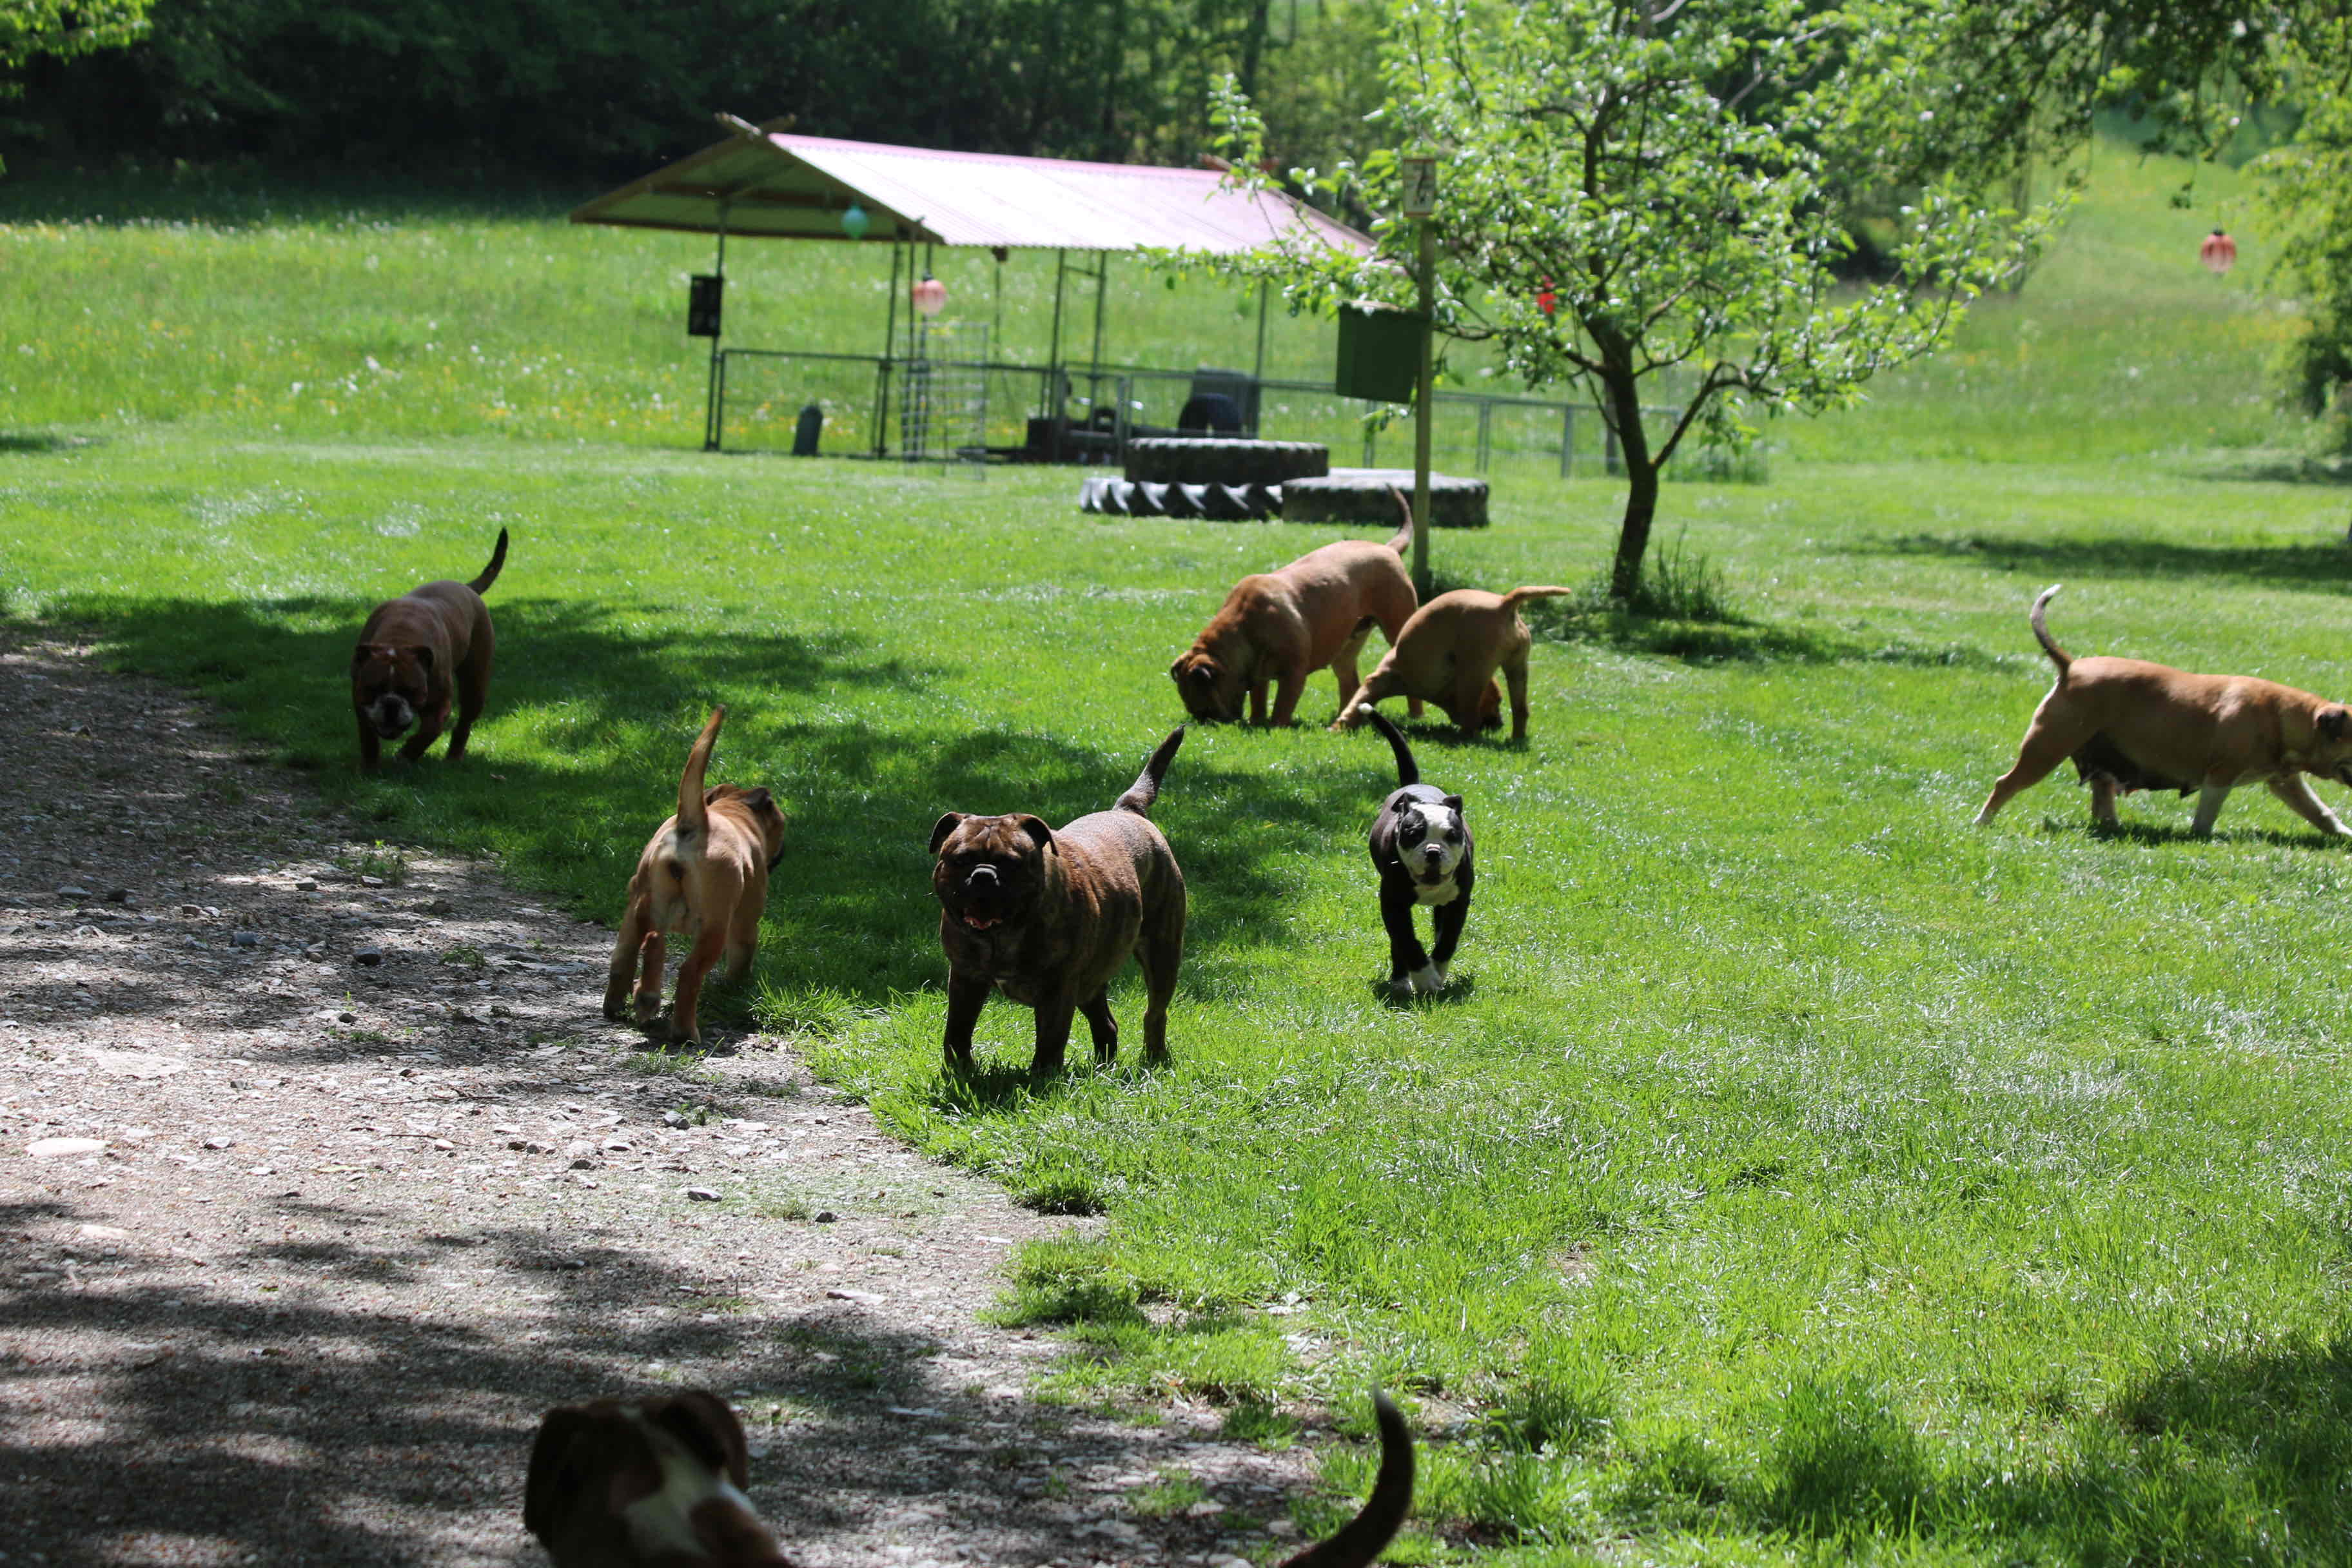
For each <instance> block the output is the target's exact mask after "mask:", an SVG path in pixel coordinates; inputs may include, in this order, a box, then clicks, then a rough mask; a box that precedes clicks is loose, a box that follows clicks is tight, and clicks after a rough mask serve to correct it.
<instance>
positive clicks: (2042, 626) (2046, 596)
mask: <svg viewBox="0 0 2352 1568" xmlns="http://www.w3.org/2000/svg"><path fill="white" fill-rule="evenodd" d="M2064 586H2065V584H2063V583H2053V584H2050V586H2048V587H2047V588H2044V589H2042V593H2041V595H2039V596H2038V597H2036V598H2035V599H2034V601H2033V612H2032V614H2031V615H2029V616H2026V617H2025V618H2026V620H2027V621H2029V622H2031V623H2032V626H2033V636H2034V640H2036V641H2037V642H2039V643H2041V645H2042V652H2043V653H2046V654H2048V655H2049V656H2050V662H2051V663H2053V664H2054V665H2056V666H2057V667H2058V679H2060V680H2064V679H2066V671H2067V669H2068V668H2070V667H2071V666H2072V665H2073V664H2074V658H2072V657H2071V656H2069V655H2068V653H2067V652H2066V650H2065V649H2064V648H2063V647H2059V646H2058V639H2057V638H2056V637H2052V636H2051V635H2050V623H2049V622H2047V621H2045V620H2043V619H2042V611H2043V610H2044V609H2045V608H2047V607H2048V605H2049V604H2050V601H2051V599H2052V598H2053V597H2054V596H2055V595H2056V594H2057V592H2058V590H2059V589H2061V588H2063V587H2064Z"/></svg>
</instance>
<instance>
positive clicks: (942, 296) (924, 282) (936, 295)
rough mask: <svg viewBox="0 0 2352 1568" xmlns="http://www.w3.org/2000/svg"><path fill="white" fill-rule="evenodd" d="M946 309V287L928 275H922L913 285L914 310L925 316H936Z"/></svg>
mask: <svg viewBox="0 0 2352 1568" xmlns="http://www.w3.org/2000/svg"><path fill="white" fill-rule="evenodd" d="M947 308H948V286H947V285H946V284H944V283H942V282H940V280H939V279H936V278H934V277H932V276H931V275H930V274H929V273H928V272H926V273H924V274H923V276H922V279H921V280H920V281H919V282H918V283H917V284H916V285H915V309H916V310H920V311H921V312H922V313H923V314H924V315H926V316H936V315H938V314H939V313H940V311H941V310H946V309H947Z"/></svg>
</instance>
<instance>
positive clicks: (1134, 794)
mask: <svg viewBox="0 0 2352 1568" xmlns="http://www.w3.org/2000/svg"><path fill="white" fill-rule="evenodd" d="M1183 742H1184V731H1183V730H1182V729H1181V727H1180V728H1179V729H1177V730H1176V731H1174V732H1173V733H1171V735H1170V736H1169V737H1168V738H1167V739H1166V740H1165V741H1162V742H1160V749H1159V750H1157V751H1155V752H1152V753H1151V758H1150V761H1149V762H1147V763H1144V765H1143V773H1142V774H1141V776H1140V777H1139V778H1138V779H1137V780H1136V781H1135V783H1134V784H1131V785H1129V788H1128V791H1127V793H1126V794H1125V795H1120V796H1119V797H1118V801H1117V803H1116V804H1114V805H1112V807H1111V809H1110V810H1108V811H1097V812H1095V813H1093V814H1092V815H1091V816H1081V817H1079V818H1078V819H1077V820H1076V822H1073V823H1070V824H1068V825H1067V826H1064V827H1061V828H1059V829H1056V828H1052V827H1048V826H1045V822H1044V821H1043V819H1041V818H1039V817H1035V816H1029V815H1027V814H1025V813H1015V814H1013V815H1012V816H968V815H967V814H965V813H963V812H961V811H950V812H949V813H948V814H947V815H946V816H942V817H940V820H939V824H938V826H934V827H933V828H932V829H931V853H932V854H934V855H936V856H938V857H939V861H938V864H936V865H935V866H933V867H932V868H931V890H932V891H933V892H935V893H937V894H938V895H939V899H940V944H941V945H942V946H944V947H945V948H946V949H947V953H948V1027H947V1042H946V1047H947V1058H948V1066H949V1068H950V1069H951V1070H953V1071H957V1072H970V1071H971V1065H972V1062H971V1031H972V1026H973V1025H974V1024H975V1023H977V1022H978V1021H979V1019H980V1009H981V1006H982V1004H983V1003H985V1002H986V1001H987V1000H988V994H989V992H990V991H991V990H1001V991H1003V993H1004V994H1005V995H1007V996H1009V997H1011V998H1012V999H1013V1001H1015V1002H1020V1003H1024V1004H1025V1005H1028V1006H1031V1007H1034V1008H1035V1009H1036V1011H1037V1052H1036V1055H1035V1057H1034V1058H1032V1059H1031V1061H1030V1064H1029V1070H1030V1073H1031V1075H1032V1076H1033V1077H1036V1078H1040V1079H1043V1078H1048V1077H1051V1076H1052V1075H1054V1074H1055V1073H1058V1072H1060V1071H1061V1070H1062V1057H1063V1053H1064V1051H1065V1050H1066V1048H1067V1047H1068V1046H1069V1043H1070V1022H1071V1018H1072V1016H1073V1015H1075V1014H1078V1013H1084V1014H1085V1015H1086V1017H1087V1030H1088V1031H1089V1032H1090V1033H1091V1034H1092V1035H1093V1037H1094V1046H1095V1060H1096V1061H1097V1062H1102V1063H1108V1062H1110V1061H1111V1060H1113V1059H1114V1058H1117V1056H1118V1021H1117V1020H1116V1019H1114V1018H1113V1017H1112V1016H1111V1014H1110V1001H1109V997H1108V987H1109V984H1110V979H1111V976H1112V975H1114V974H1117V973H1118V971H1119V970H1120V968H1121V967H1122V966H1124V965H1125V964H1126V963H1127V959H1128V955H1129V953H1133V954H1134V955H1135V956H1136V958H1137V959H1138V960H1139V962H1140V963H1142V965H1143V983H1144V986H1145V990H1146V997H1147V999H1146V1002H1145V1004H1144V1010H1143V1059H1144V1061H1145V1062H1146V1063H1148V1064H1150V1065H1153V1066H1157V1065H1159V1064H1160V1063H1163V1062H1165V1061H1166V1060H1167V1059H1168V999H1169V997H1170V996H1171V995H1172V994H1174V993H1175V990H1176V969H1177V966H1178V965H1179V964H1180V963H1182V962H1183V958H1184V873H1183V872H1182V871H1181V870H1179V869H1177V866H1176V855H1175V852H1174V851H1173V850H1171V849H1170V848H1169V847H1168V840H1167V839H1166V838H1164V837H1161V836H1160V829H1159V828H1158V827H1156V826H1153V825H1152V821H1151V817H1150V811H1151V803H1152V802H1153V800H1155V799H1157V798H1158V796H1159V794H1160V778H1161V776H1162V775H1163V774H1165V773H1167V772H1168V763H1169V761H1170V759H1171V758H1173V757H1174V756H1175V755H1176V748H1177V747H1178V746H1180V745H1181V744H1183Z"/></svg>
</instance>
